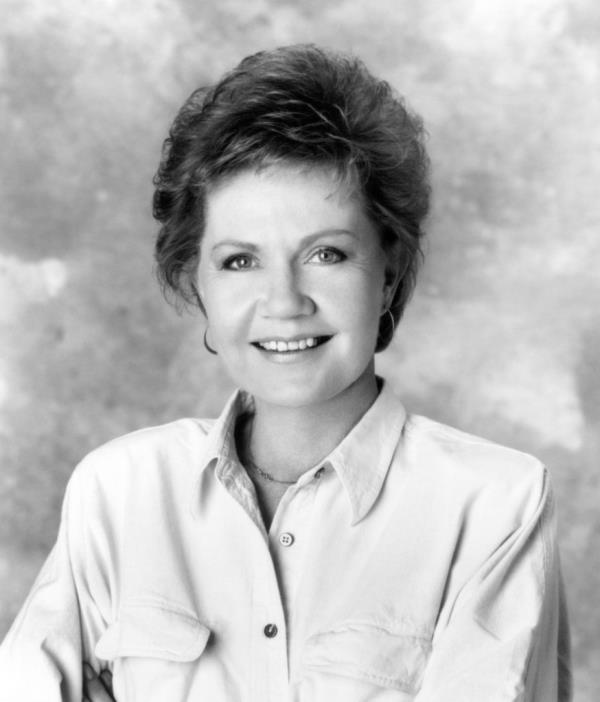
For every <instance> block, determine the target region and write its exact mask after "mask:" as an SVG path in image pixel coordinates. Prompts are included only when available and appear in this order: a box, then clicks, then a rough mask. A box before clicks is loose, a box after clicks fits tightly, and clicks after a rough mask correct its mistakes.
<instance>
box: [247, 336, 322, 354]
mask: <svg viewBox="0 0 600 702" xmlns="http://www.w3.org/2000/svg"><path fill="white" fill-rule="evenodd" d="M317 343H318V342H317V339H316V338H315V337H314V336H309V337H308V338H306V339H299V340H297V341H262V342H260V343H259V346H260V347H261V348H263V349H265V351H277V353H287V352H289V351H298V350H300V351H304V349H307V348H309V349H311V348H313V347H315V346H317Z"/></svg>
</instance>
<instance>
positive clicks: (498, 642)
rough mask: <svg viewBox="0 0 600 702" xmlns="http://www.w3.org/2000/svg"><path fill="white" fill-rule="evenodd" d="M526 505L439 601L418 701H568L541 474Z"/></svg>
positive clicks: (552, 537) (556, 570) (559, 599)
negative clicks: (516, 523) (448, 598)
mask: <svg viewBox="0 0 600 702" xmlns="http://www.w3.org/2000/svg"><path fill="white" fill-rule="evenodd" d="M536 491H537V495H535V494H533V495H532V499H531V502H530V503H531V505H532V509H530V510H529V514H528V515H526V518H525V519H524V520H523V522H522V524H521V525H520V527H519V528H518V529H516V530H515V532H514V533H512V534H510V535H507V538H506V539H505V541H504V542H503V543H502V544H500V545H499V547H498V548H497V549H496V551H495V552H494V553H492V554H490V556H489V557H488V559H487V560H486V562H485V563H484V564H483V565H482V566H481V568H480V569H479V570H478V571H477V572H476V573H475V574H474V575H473V577H472V578H471V579H470V580H469V581H468V582H467V584H466V585H465V586H464V587H463V588H462V590H461V591H460V593H459V594H458V596H457V597H456V598H455V599H454V601H453V602H447V603H446V605H445V606H444V610H443V612H442V616H441V617H440V622H439V624H438V631H437V633H436V636H435V638H434V642H433V650H432V653H431V658H430V661H429V664H428V666H427V671H426V673H425V680H424V683H423V686H422V688H421V691H420V693H419V695H417V700H418V701H419V702H438V701H439V700H442V699H443V700H461V702H470V701H471V700H472V701H473V702H481V700H486V702H557V701H559V702H567V701H568V700H570V699H571V685H570V672H569V632H568V625H567V619H566V609H565V602H564V593H563V586H562V579H561V574H560V563H559V559H558V552H557V544H556V532H555V515H554V502H553V499H552V493H551V490H550V486H549V484H548V479H547V475H545V476H544V481H543V485H541V486H540V487H539V488H536Z"/></svg>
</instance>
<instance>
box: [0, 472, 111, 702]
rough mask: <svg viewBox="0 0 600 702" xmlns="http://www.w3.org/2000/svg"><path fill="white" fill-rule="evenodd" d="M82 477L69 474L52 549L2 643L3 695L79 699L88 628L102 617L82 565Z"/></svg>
mask: <svg viewBox="0 0 600 702" xmlns="http://www.w3.org/2000/svg"><path fill="white" fill-rule="evenodd" d="M80 478H81V476H80V475H78V473H77V471H76V473H75V474H74V475H73V477H72V478H71V481H70V483H69V485H68V487H67V492H66V495H65V500H64V503H63V510H62V515H61V522H60V527H59V532H58V536H57V540H56V543H55V545H54V548H53V549H52V551H51V553H50V555H49V556H48V558H47V560H46V562H45V564H44V566H43V568H42V570H41V572H40V574H39V575H38V578H37V580H36V582H35V583H34V585H33V588H32V589H31V592H30V594H29V596H28V597H27V600H26V601H25V604H24V605H23V607H22V608H21V611H20V612H19V614H18V616H17V618H16V620H15V621H14V623H13V625H12V627H11V629H10V630H9V632H8V634H7V636H6V638H5V640H4V642H3V643H2V645H1V646H0V680H1V681H2V690H0V697H1V698H2V699H7V700H11V701H12V700H18V701H19V702H81V699H82V668H81V666H82V658H83V657H84V656H85V657H88V656H89V655H90V652H89V649H90V642H91V641H92V639H93V635H92V633H91V632H93V631H94V630H95V629H96V628H98V626H99V623H100V621H101V617H100V615H99V613H98V611H97V607H96V604H95V602H94V598H93V597H92V596H91V594H90V592H89V589H88V583H87V581H86V577H85V568H84V567H83V554H84V553H85V552H86V549H87V546H86V542H85V532H86V529H85V524H86V516H85V513H86V506H85V504H84V501H83V498H82V494H81V485H80V482H81V480H80ZM88 518H89V515H88ZM5 694H6V697H4V696H3V695H5Z"/></svg>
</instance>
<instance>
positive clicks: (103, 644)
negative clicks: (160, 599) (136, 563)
mask: <svg viewBox="0 0 600 702" xmlns="http://www.w3.org/2000/svg"><path fill="white" fill-rule="evenodd" d="M209 637H210V629H209V628H208V627H207V626H205V625H204V624H202V623H201V622H200V621H199V620H198V619H197V618H196V617H195V616H194V615H193V614H191V613H187V612H184V611H182V610H177V609H174V608H173V609H170V608H165V607H163V606H156V605H154V604H153V605H148V604H145V603H144V604H136V603H133V604H128V605H126V606H124V607H122V608H121V610H120V612H119V615H118V618H117V620H116V621H115V622H113V623H112V624H111V625H110V626H109V627H108V628H107V629H106V631H105V632H104V634H103V635H102V636H101V638H100V639H99V640H98V643H97V644H96V648H95V654H96V656H97V658H99V659H100V660H103V661H107V662H109V663H110V664H111V666H112V669H113V686H114V692H115V697H116V698H117V699H118V700H119V701H120V702H135V701H136V700H140V701H141V700H143V701H144V702H151V701H152V700H161V701H162V700H166V699H173V700H178V702H184V700H187V699H188V697H189V696H190V694H191V689H192V686H193V679H194V669H195V665H196V661H197V660H198V658H199V657H200V656H201V655H202V653H203V651H204V650H205V648H206V645H207V643H208V640H209Z"/></svg>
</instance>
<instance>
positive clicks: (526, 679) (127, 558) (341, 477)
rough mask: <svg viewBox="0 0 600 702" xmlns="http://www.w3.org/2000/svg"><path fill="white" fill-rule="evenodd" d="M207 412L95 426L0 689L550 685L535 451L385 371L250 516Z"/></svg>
mask: <svg viewBox="0 0 600 702" xmlns="http://www.w3.org/2000/svg"><path fill="white" fill-rule="evenodd" d="M247 401H248V398H246V397H245V396H244V394H243V393H236V394H235V395H234V397H233V398H232V399H231V400H230V401H229V403H228V404H227V406H226V408H225V410H224V411H223V413H222V415H221V416H220V418H219V419H218V420H216V421H206V420H197V419H183V420H179V421H176V422H173V423H170V424H167V425H164V426H160V427H154V428H150V429H144V430H141V431H138V432H135V433H133V434H129V435H127V436H125V437H122V438H120V439H117V440H115V441H112V442H110V443H108V444H106V445H104V446H102V447H101V448H99V449H97V450H96V451H94V452H92V453H91V454H90V455H89V456H87V457H86V458H85V459H84V461H83V462H82V463H81V464H80V465H79V466H78V467H77V469H76V470H75V472H74V474H73V476H72V478H71V480H70V483H69V486H68V489H67V494H66V497H65V501H64V506H63V513H62V520H61V525H60V530H59V534H58V539H57V543H56V545H55V547H54V549H53V551H52V553H51V554H50V556H49V558H48V560H47V562H46V564H45V566H44V568H43V570H42V572H41V573H40V575H39V577H38V579H37V581H36V583H35V585H34V587H33V589H32V591H31V594H30V596H29V598H28V600H27V601H26V603H25V605H24V607H23V609H22V611H21V613H20V614H19V616H18V618H17V620H16V621H15V623H14V625H13V627H12V629H11V631H10V632H9V634H8V636H7V638H6V640H5V642H4V644H3V646H2V648H1V649H0V681H1V682H0V700H6V701H9V700H10V702H16V701H17V700H18V702H54V701H58V700H66V701H68V702H81V662H82V659H87V660H89V661H90V662H91V663H92V665H93V666H94V667H95V668H96V669H97V670H99V669H100V668H102V667H107V666H108V667H110V668H111V669H112V671H113V676H114V677H113V684H114V693H115V697H116V699H117V700H118V701H119V702H134V701H137V700H139V701H140V702H154V701H156V702H159V701H160V702H165V700H169V702H185V701H187V700H190V701H192V700H210V702H237V701H242V700H243V701H244V702H287V701H289V702H317V701H323V702H332V701H334V702H335V701H337V700H339V701H340V702H365V701H367V700H368V701H369V702H392V701H394V702H403V701H408V700H416V701H418V702H440V700H444V701H449V702H468V701H472V702H484V701H485V702H505V701H506V702H508V701H509V700H510V701H515V700H521V701H527V702H553V701H554V700H558V699H568V693H564V694H560V693H559V691H558V686H559V677H560V670H561V669H562V667H563V666H562V665H561V663H564V660H563V661H561V655H562V654H561V650H560V649H561V641H564V640H565V637H564V629H563V624H564V617H563V614H564V608H563V604H562V598H561V584H560V572H559V563H558V556H557V552H556V538H555V531H554V509H553V502H552V496H551V489H550V485H549V481H548V475H547V472H546V470H545V469H544V467H543V466H542V465H541V464H540V463H539V462H538V461H537V460H536V459H534V458H532V457H531V456H528V455H526V454H523V453H520V452H518V451H514V450H511V449H507V448H504V447H501V446H498V445H496V444H493V443H490V442H487V441H485V440H483V439H479V438H476V437H473V436H470V435H467V434H464V433H462V432H459V431H457V430H454V429H451V428H449V427H446V426H443V425H441V424H438V423H436V422H433V421H431V420H428V419H425V418H423V417H419V416H407V414H406V412H405V410H404V408H403V406H402V404H401V402H400V401H399V400H398V399H397V398H396V397H395V395H394V393H393V392H392V391H391V389H390V388H389V387H388V386H387V385H384V388H383V390H382V391H381V392H380V394H379V397H378V398H377V400H376V401H375V403H374V404H373V405H372V406H371V408H370V409H369V410H368V411H367V412H366V414H365V415H364V416H363V417H362V419H361V420H360V421H359V422H358V424H356V426H355V427H354V428H353V429H352V430H351V431H350V433H349V434H348V435H347V436H346V437H345V439H344V440H343V441H342V442H341V443H340V444H339V445H338V446H337V448H335V449H334V450H333V452H332V453H331V454H330V455H329V456H328V457H327V459H326V460H324V461H323V462H321V463H320V464H319V465H318V466H315V467H314V468H313V469H311V470H309V471H307V472H306V473H305V474H303V475H302V476H301V477H300V479H299V480H298V481H297V483H295V484H294V485H292V486H290V487H289V488H288V489H287V491H286V492H285V494H284V496H283V498H282V500H281V502H280V504H279V506H278V508H277V511H276V513H275V516H274V518H273V521H272V523H271V525H270V528H269V530H268V531H266V530H265V526H264V522H263V521H262V519H261V515H260V511H259V507H258V504H257V499H256V493H255V490H254V487H253V484H252V482H251V481H250V479H249V478H248V475H247V474H246V472H245V471H244V469H243V467H242V466H241V465H240V463H239V461H238V459H237V453H236V450H235V442H234V428H235V421H236V417H237V416H239V414H240V413H241V412H243V411H244V410H245V408H246V405H247Z"/></svg>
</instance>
